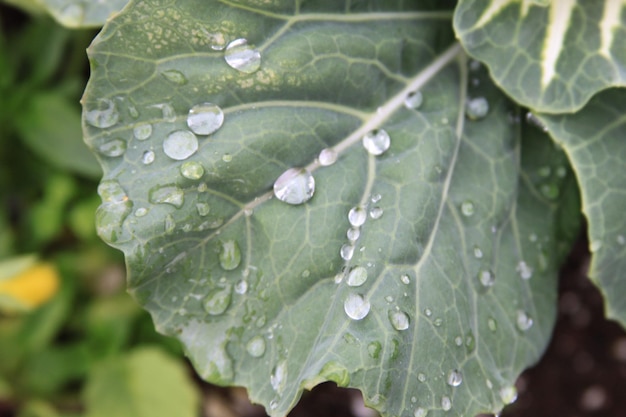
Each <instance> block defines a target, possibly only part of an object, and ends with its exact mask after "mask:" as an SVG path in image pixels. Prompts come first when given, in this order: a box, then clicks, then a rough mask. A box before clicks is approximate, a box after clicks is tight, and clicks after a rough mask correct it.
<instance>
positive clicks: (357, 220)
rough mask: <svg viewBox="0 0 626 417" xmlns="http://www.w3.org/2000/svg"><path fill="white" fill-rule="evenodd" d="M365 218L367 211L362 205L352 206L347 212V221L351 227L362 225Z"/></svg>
mask: <svg viewBox="0 0 626 417" xmlns="http://www.w3.org/2000/svg"><path fill="white" fill-rule="evenodd" d="M366 219H367V213H366V212H365V209H364V208H363V207H360V206H359V207H352V208H351V209H350V211H349V212H348V221H349V222H350V224H351V225H352V226H353V227H359V226H362V225H363V223H365V220H366Z"/></svg>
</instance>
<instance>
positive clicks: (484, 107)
mask: <svg viewBox="0 0 626 417" xmlns="http://www.w3.org/2000/svg"><path fill="white" fill-rule="evenodd" d="M488 112H489V102H488V101H487V99H486V98H484V97H476V98H472V99H469V100H467V102H466V103H465V115H466V116H467V117H468V118H469V119H471V120H477V119H482V118H483V117H485V116H486V115H487V113H488Z"/></svg>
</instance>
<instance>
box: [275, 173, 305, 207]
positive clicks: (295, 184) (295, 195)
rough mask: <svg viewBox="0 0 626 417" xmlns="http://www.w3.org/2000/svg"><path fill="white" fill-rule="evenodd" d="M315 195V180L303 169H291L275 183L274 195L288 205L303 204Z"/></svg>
mask: <svg viewBox="0 0 626 417" xmlns="http://www.w3.org/2000/svg"><path fill="white" fill-rule="evenodd" d="M313 193H315V178H313V175H311V173H310V172H309V171H307V170H306V169H303V168H289V169H288V170H287V171H285V172H283V173H282V174H281V176H280V177H278V179H277V180H276V182H274V195H275V196H276V198H278V199H279V200H280V201H284V202H285V203H287V204H302V203H305V202H307V201H309V200H310V199H311V197H313Z"/></svg>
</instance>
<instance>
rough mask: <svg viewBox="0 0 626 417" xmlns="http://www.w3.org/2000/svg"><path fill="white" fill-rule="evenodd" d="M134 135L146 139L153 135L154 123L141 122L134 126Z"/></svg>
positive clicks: (138, 138) (139, 138)
mask: <svg viewBox="0 0 626 417" xmlns="http://www.w3.org/2000/svg"><path fill="white" fill-rule="evenodd" d="M133 136H135V138H137V140H146V139H148V138H149V137H150V136H152V125H151V124H150V123H144V124H140V125H138V126H135V127H134V128H133Z"/></svg>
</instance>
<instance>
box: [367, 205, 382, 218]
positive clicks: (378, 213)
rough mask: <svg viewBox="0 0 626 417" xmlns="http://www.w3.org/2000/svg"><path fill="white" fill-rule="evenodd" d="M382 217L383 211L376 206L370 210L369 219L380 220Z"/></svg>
mask: <svg viewBox="0 0 626 417" xmlns="http://www.w3.org/2000/svg"><path fill="white" fill-rule="evenodd" d="M382 215H383V209H382V208H380V207H378V206H376V207H374V208H372V209H371V210H370V217H371V218H372V219H374V220H376V219H380V218H381V217H382Z"/></svg>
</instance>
